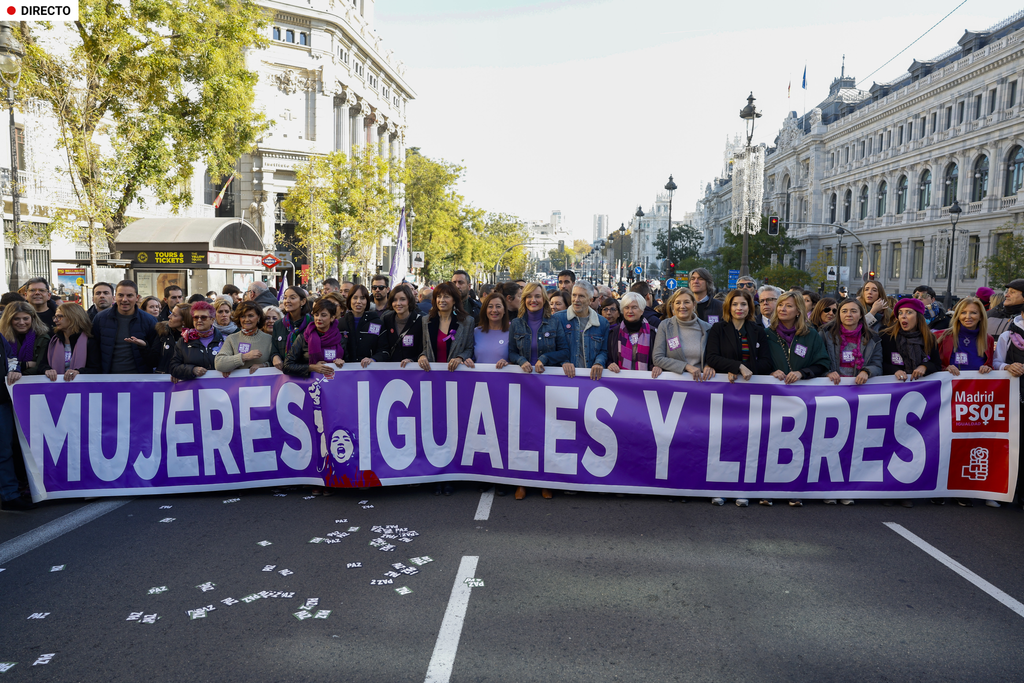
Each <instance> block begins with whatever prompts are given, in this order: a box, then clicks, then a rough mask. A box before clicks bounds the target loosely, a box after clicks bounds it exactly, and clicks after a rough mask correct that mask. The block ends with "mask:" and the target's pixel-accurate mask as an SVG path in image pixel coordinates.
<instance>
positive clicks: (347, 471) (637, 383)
mask: <svg viewBox="0 0 1024 683" xmlns="http://www.w3.org/2000/svg"><path fill="white" fill-rule="evenodd" d="M432 367H433V370H432V371H430V372H424V371H423V370H420V369H419V368H416V367H414V366H410V367H408V368H405V369H400V368H399V367H398V366H397V364H388V363H374V364H372V365H371V366H370V367H369V368H367V369H365V370H363V369H360V368H359V367H358V366H357V365H355V364H353V365H352V367H351V369H350V368H349V367H346V368H344V369H342V370H340V371H338V372H337V373H336V374H335V376H334V377H333V378H332V379H325V378H323V377H321V376H314V378H312V379H309V380H296V379H292V378H289V377H286V376H284V375H282V374H280V373H279V372H277V371H276V370H272V369H266V370H260V371H258V372H256V373H255V374H253V375H249V374H248V372H247V371H244V370H242V371H237V372H236V373H234V374H233V375H232V376H231V377H228V378H223V377H221V376H220V375H216V376H212V375H214V373H210V374H209V375H208V376H206V377H204V378H200V379H196V380H192V381H188V382H181V383H178V384H172V383H171V382H170V381H169V379H168V378H167V377H166V376H155V375H120V376H88V375H82V376H79V377H78V378H76V379H75V380H74V381H73V382H63V381H62V380H60V379H58V381H56V382H50V381H49V380H47V379H46V378H42V377H32V378H23V379H22V380H21V381H19V382H18V383H17V384H15V385H14V386H13V387H12V388H11V389H12V396H13V399H14V409H15V415H16V418H17V420H16V421H17V424H18V430H19V436H20V438H21V443H22V449H23V452H24V454H25V460H26V465H27V469H28V472H29V476H30V480H31V487H32V495H33V499H34V500H37V501H38V500H43V499H46V498H67V497H80V496H104V495H111V496H112V495H128V494H130V495H138V494H160V493H173V492H185V491H215V490H226V489H227V490H230V489H239V488H253V487H261V486H271V485H288V484H308V485H314V486H317V485H321V486H322V485H328V486H336V487H354V486H379V485H385V486H386V485H393V484H409V483H418V482H433V481H449V480H472V481H485V482H495V483H504V484H512V485H525V486H540V487H546V488H557V489H571V490H581V491H615V492H624V493H646V494H669V495H688V496H707V497H711V496H723V497H744V498H756V497H766V498H862V499H863V498H913V497H944V496H958V497H974V498H990V499H993V500H1001V501H1010V500H1012V499H1013V493H1014V490H1013V488H1014V484H1015V482H1016V478H1017V467H1018V463H1017V461H1018V452H1019V444H1018V439H1019V427H1018V425H1019V411H1020V402H1019V393H1018V381H1019V380H1018V379H1016V378H1013V377H1011V376H1010V375H1009V374H1008V373H1005V372H992V373H989V374H987V375H980V374H978V373H973V372H965V373H962V374H961V375H960V376H959V377H953V376H951V375H949V374H948V373H937V374H935V375H933V376H930V377H926V378H924V379H921V380H917V381H914V382H899V381H896V380H895V379H894V378H891V377H883V378H877V379H874V380H870V381H869V382H868V383H867V384H865V385H863V386H854V385H853V383H852V381H850V380H844V381H843V383H841V384H840V385H839V386H833V385H832V383H831V382H829V381H828V380H825V379H820V380H809V381H802V382H798V383H796V384H794V385H789V386H787V385H784V384H782V383H781V382H779V381H778V380H775V379H773V378H771V377H755V378H753V379H751V380H750V381H749V382H743V381H742V380H737V382H736V383H735V384H730V383H729V382H728V381H726V379H725V378H724V377H719V378H715V380H712V381H710V382H695V381H693V380H692V379H691V378H689V377H688V376H687V377H680V376H677V375H671V374H669V373H665V374H663V375H662V376H661V377H659V378H658V379H656V380H652V379H651V378H650V374H649V373H641V372H629V371H623V372H621V373H619V374H618V375H614V374H612V373H609V372H605V374H604V376H603V377H602V379H601V380H599V381H596V382H595V381H592V380H590V379H589V377H583V376H578V377H576V378H573V379H570V378H568V377H565V376H563V375H562V373H561V369H560V368H549V369H548V370H547V371H546V372H545V373H544V374H543V375H537V374H535V373H531V374H525V373H523V371H522V370H521V369H520V368H518V367H507V368H504V369H502V370H495V369H494V368H493V367H484V366H478V367H477V368H476V369H469V368H460V369H459V370H457V371H456V372H448V371H447V370H446V369H445V366H444V365H443V364H440V365H434V366H432Z"/></svg>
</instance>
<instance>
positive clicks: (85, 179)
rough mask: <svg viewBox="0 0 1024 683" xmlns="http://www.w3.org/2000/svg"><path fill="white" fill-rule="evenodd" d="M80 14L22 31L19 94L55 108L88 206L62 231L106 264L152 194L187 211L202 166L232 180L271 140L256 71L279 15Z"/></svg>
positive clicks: (83, 9)
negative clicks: (253, 54)
mask: <svg viewBox="0 0 1024 683" xmlns="http://www.w3.org/2000/svg"><path fill="white" fill-rule="evenodd" d="M79 12H80V19H79V21H77V22H75V23H62V22H57V23H42V22H41V23H38V24H30V23H25V22H22V23H21V24H20V27H16V30H15V33H16V35H17V37H18V38H19V39H20V40H21V41H22V43H23V44H24V45H25V49H26V55H25V59H24V71H23V73H22V78H21V84H20V85H19V87H18V88H17V89H16V91H17V96H18V97H19V98H20V99H21V101H23V102H24V101H27V100H29V99H35V100H38V101H41V102H44V103H46V104H47V105H49V108H50V110H51V111H50V113H51V115H52V116H53V117H54V118H55V120H56V124H57V133H58V140H59V144H60V150H59V151H60V155H61V161H62V166H63V167H62V168H61V169H60V170H62V171H64V172H66V173H67V175H68V177H69V178H70V180H71V182H72V184H73V186H74V192H75V194H76V196H77V207H76V208H73V209H66V210H64V211H63V212H62V216H61V218H60V221H59V222H60V225H62V226H64V229H65V230H67V231H68V232H69V233H70V236H71V237H72V238H73V239H77V240H83V241H88V242H90V244H91V245H93V251H94V253H95V243H96V242H99V243H100V244H103V243H104V242H105V241H106V239H109V238H113V237H114V236H115V235H116V233H117V232H118V231H119V230H120V229H121V228H123V227H124V225H125V222H126V218H125V214H126V212H127V211H128V209H129V207H130V206H131V205H132V203H134V202H135V201H136V200H137V199H139V197H140V195H141V192H142V190H143V188H146V187H148V188H151V189H152V190H153V191H154V192H155V193H156V195H157V197H158V198H159V199H160V200H161V201H166V202H168V203H170V205H171V206H172V208H174V209H178V208H180V207H182V206H188V205H189V204H191V202H192V196H191V179H192V176H193V170H194V166H195V164H196V162H198V161H202V162H203V163H205V164H206V166H207V167H208V168H209V169H210V174H211V176H213V177H218V176H225V177H226V176H229V175H230V174H231V173H232V172H233V168H234V162H235V160H236V159H237V158H238V157H239V156H240V155H241V154H243V153H244V152H246V151H248V150H249V149H250V148H251V147H252V145H253V144H254V142H255V141H256V139H257V138H258V137H259V136H260V135H262V134H263V132H264V131H265V130H266V129H267V122H266V120H265V119H264V117H263V115H262V114H260V113H258V112H256V111H255V109H254V101H255V95H254V92H253V88H254V86H255V84H256V79H257V76H256V74H254V73H252V72H250V71H248V70H247V69H246V68H245V61H246V53H247V52H248V51H250V50H251V49H253V48H258V47H263V46H264V45H265V44H266V42H267V41H266V39H265V38H264V37H262V33H263V29H264V28H265V27H266V26H267V22H268V16H269V15H268V14H267V12H266V11H265V10H264V9H263V8H262V7H261V6H260V5H259V4H257V3H256V2H253V1H252V0H162V1H161V2H152V1H150V0H126V1H125V2H107V1H101V0H82V1H81V3H80V5H79ZM104 246H105V245H104Z"/></svg>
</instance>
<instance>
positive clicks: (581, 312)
mask: <svg viewBox="0 0 1024 683" xmlns="http://www.w3.org/2000/svg"><path fill="white" fill-rule="evenodd" d="M594 296H595V291H594V285H592V284H590V283H589V282H587V281H586V280H580V281H579V282H577V283H576V284H574V285H573V286H572V306H571V307H570V308H569V310H567V311H562V312H561V313H556V314H555V315H554V321H555V323H556V324H557V325H558V327H559V328H560V329H564V330H565V333H564V334H565V341H566V347H567V349H568V351H569V358H568V360H567V361H566V362H564V363H562V370H563V371H564V372H565V376H566V377H569V378H572V377H575V376H576V369H577V368H590V379H592V380H595V381H596V380H599V379H601V373H602V372H603V371H604V368H605V366H606V365H607V364H608V321H607V320H605V319H604V318H603V317H601V316H600V315H598V314H597V311H595V310H594V309H593V308H591V307H590V304H591V302H592V301H593V300H594Z"/></svg>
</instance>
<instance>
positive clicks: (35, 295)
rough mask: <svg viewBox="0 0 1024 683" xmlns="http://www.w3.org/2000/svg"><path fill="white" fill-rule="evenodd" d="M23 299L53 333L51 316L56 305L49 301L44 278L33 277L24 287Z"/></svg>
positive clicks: (47, 284)
mask: <svg viewBox="0 0 1024 683" xmlns="http://www.w3.org/2000/svg"><path fill="white" fill-rule="evenodd" d="M25 299H26V300H27V301H28V302H29V303H30V304H32V308H34V309H36V315H37V316H39V319H40V320H42V321H43V324H44V325H46V326H47V327H48V328H49V329H50V331H51V332H52V331H53V314H54V313H56V312H57V304H56V303H54V302H53V301H52V300H51V299H50V283H48V282H47V281H46V278H42V277H34V278H32V279H31V280H29V281H28V283H27V284H26V285H25Z"/></svg>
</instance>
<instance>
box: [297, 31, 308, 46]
mask: <svg viewBox="0 0 1024 683" xmlns="http://www.w3.org/2000/svg"><path fill="white" fill-rule="evenodd" d="M299 45H309V36H308V35H307V34H305V33H300V34H299Z"/></svg>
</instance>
